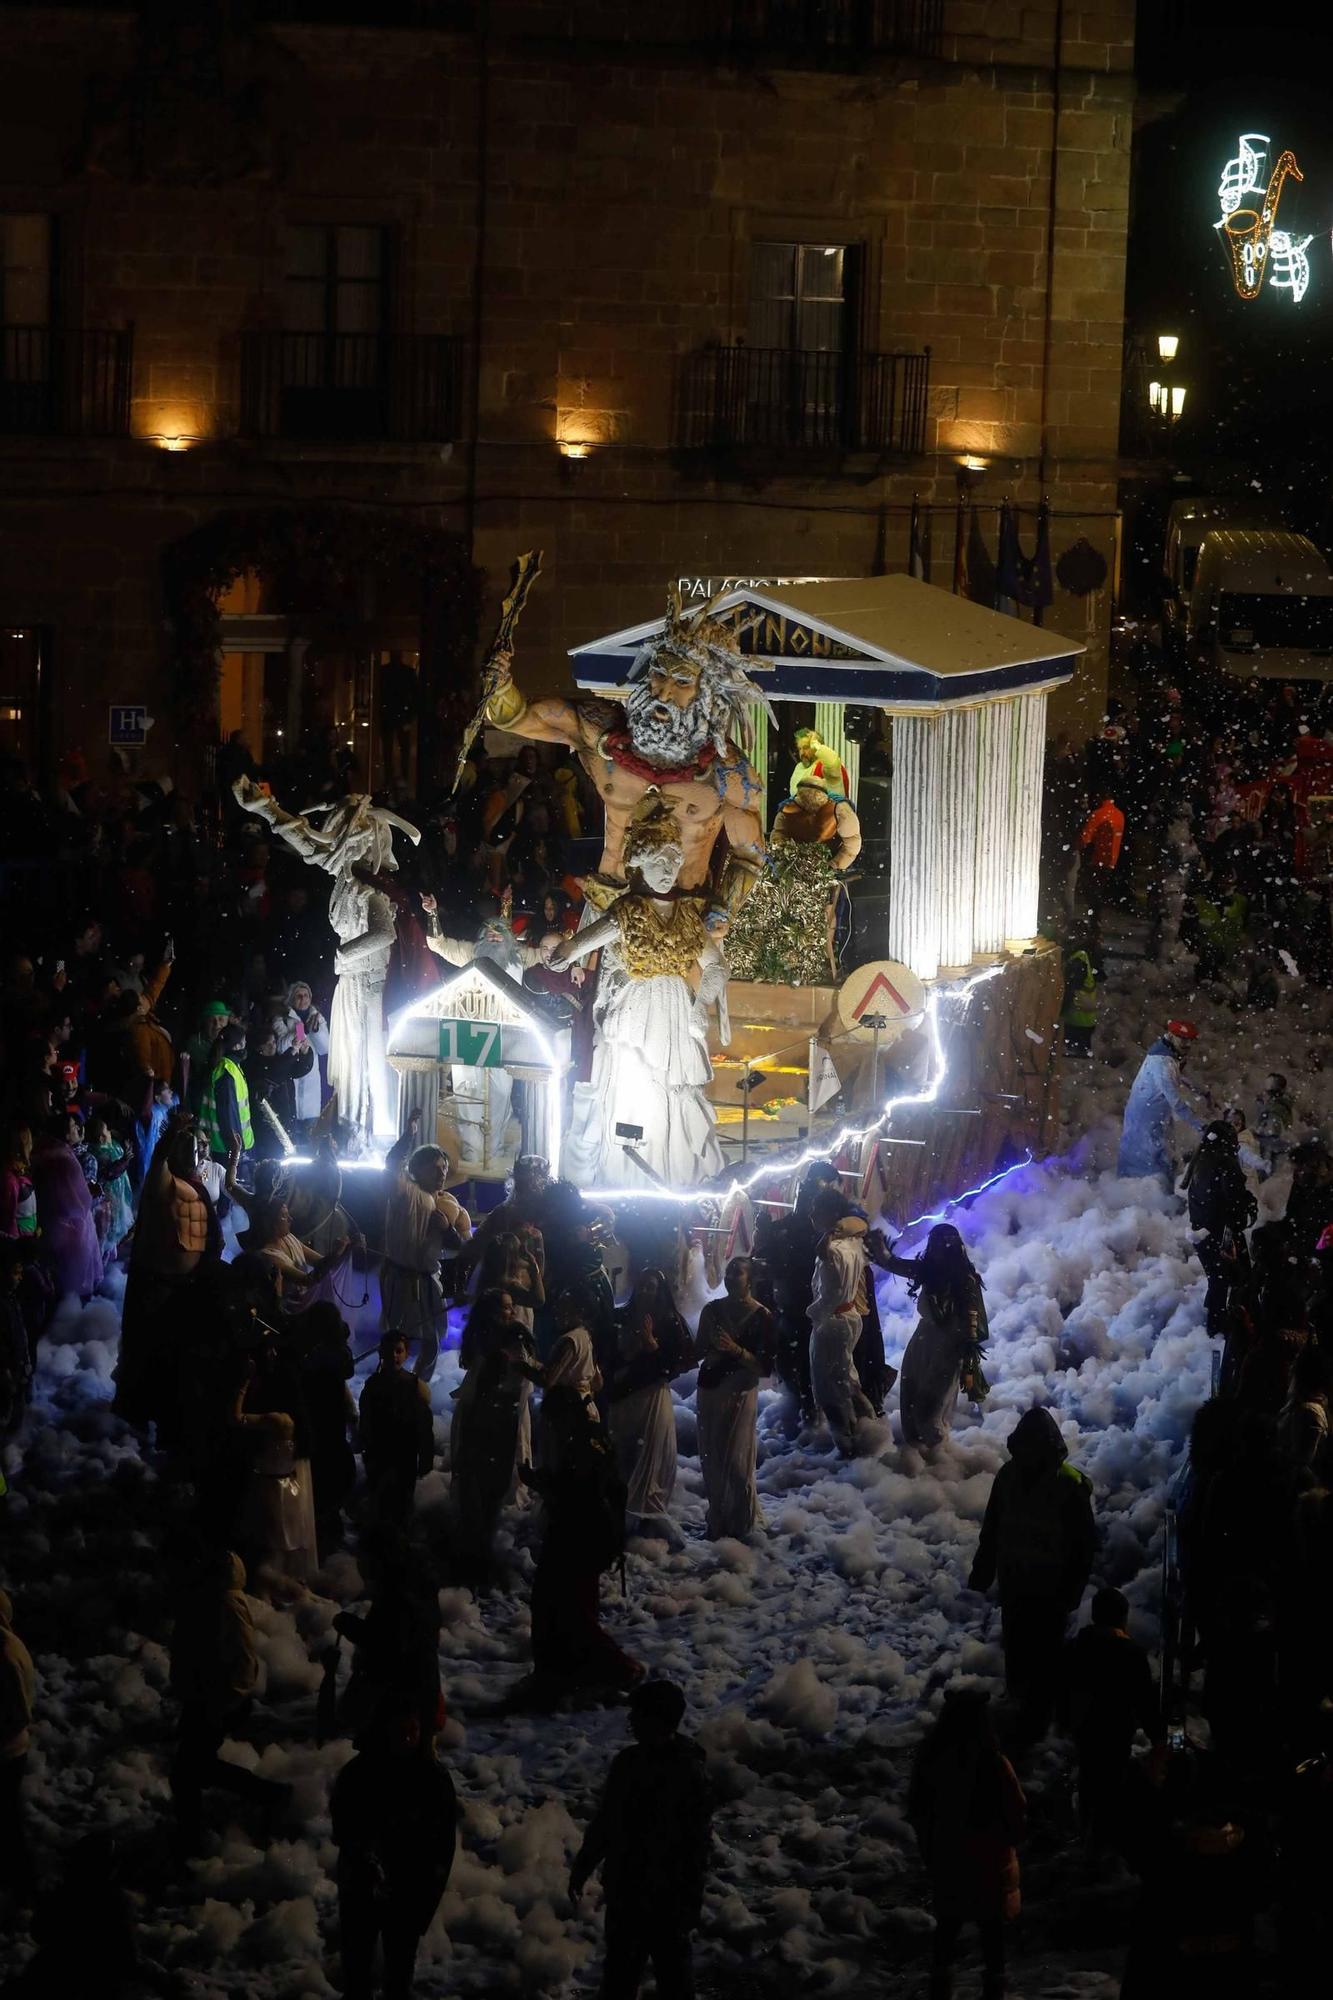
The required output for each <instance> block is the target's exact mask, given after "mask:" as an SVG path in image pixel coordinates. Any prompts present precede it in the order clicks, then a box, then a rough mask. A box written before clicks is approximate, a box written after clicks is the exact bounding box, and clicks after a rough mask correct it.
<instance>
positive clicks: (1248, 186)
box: [1215, 132, 1314, 305]
mask: <svg viewBox="0 0 1333 2000" xmlns="http://www.w3.org/2000/svg"><path fill="white" fill-rule="evenodd" d="M1268 143H1269V141H1268V134H1267V133H1266V132H1242V133H1241V135H1240V138H1239V139H1238V141H1237V145H1236V157H1235V159H1234V160H1228V161H1227V163H1226V166H1225V167H1224V168H1223V170H1222V179H1221V183H1220V184H1219V186H1218V190H1217V198H1218V200H1219V201H1220V203H1221V204H1222V219H1221V221H1220V222H1218V223H1217V224H1216V225H1215V227H1216V228H1218V229H1219V230H1221V232H1222V234H1223V237H1224V240H1225V242H1226V246H1227V250H1228V252H1229V253H1230V257H1231V277H1232V282H1233V283H1234V285H1235V287H1236V291H1237V293H1238V295H1239V296H1240V297H1241V298H1242V299H1257V298H1258V296H1259V291H1260V288H1261V286H1262V285H1263V282H1264V278H1265V275H1266V276H1267V278H1268V282H1269V284H1270V285H1272V286H1273V288H1274V290H1275V291H1286V292H1290V293H1291V297H1292V303H1293V304H1294V305H1299V304H1300V302H1301V300H1302V299H1303V298H1304V297H1305V294H1306V291H1307V289H1308V287H1309V283H1310V259H1309V258H1308V256H1307V255H1306V252H1307V251H1308V249H1309V247H1310V245H1311V243H1313V241H1314V237H1313V236H1292V235H1290V234H1289V233H1288V231H1287V230H1285V229H1275V228H1274V227H1273V224H1274V223H1275V222H1276V220H1277V207H1278V203H1279V201H1280V200H1281V199H1282V187H1283V183H1284V182H1285V181H1286V179H1287V177H1288V176H1289V175H1290V177H1291V178H1292V179H1293V180H1297V181H1302V180H1304V179H1305V176H1304V174H1303V173H1302V172H1301V170H1300V168H1299V167H1298V166H1297V164H1296V155H1295V154H1294V153H1293V152H1291V151H1290V150H1287V151H1285V152H1282V153H1279V154H1278V157H1277V162H1276V164H1275V165H1274V167H1273V171H1272V172H1271V173H1270V174H1269V176H1268V185H1267V186H1266V187H1265V189H1264V196H1263V202H1262V205H1261V206H1260V207H1259V208H1257V209H1255V208H1243V207H1242V206H1241V203H1242V201H1243V200H1244V197H1245V196H1246V195H1247V194H1253V193H1254V192H1255V191H1256V190H1257V189H1258V186H1259V181H1260V176H1261V175H1262V173H1263V170H1264V161H1265V160H1266V159H1267V158H1268V153H1267V147H1268Z"/></svg>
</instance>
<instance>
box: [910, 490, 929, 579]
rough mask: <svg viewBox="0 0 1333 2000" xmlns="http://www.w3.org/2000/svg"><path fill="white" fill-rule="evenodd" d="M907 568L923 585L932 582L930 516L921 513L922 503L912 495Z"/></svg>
mask: <svg viewBox="0 0 1333 2000" xmlns="http://www.w3.org/2000/svg"><path fill="white" fill-rule="evenodd" d="M907 568H908V573H909V574H910V575H911V576H914V577H916V578H917V580H918V581H919V582H921V583H929V582H930V515H929V513H926V514H923V513H922V511H921V501H920V499H919V498H918V496H917V495H916V494H915V493H914V494H913V495H912V525H911V528H910V529H909V531H908V538H907Z"/></svg>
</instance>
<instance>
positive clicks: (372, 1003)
mask: <svg viewBox="0 0 1333 2000" xmlns="http://www.w3.org/2000/svg"><path fill="white" fill-rule="evenodd" d="M232 791H233V792H234V794H235V797H236V802H237V804H238V805H240V806H241V807H243V808H244V810H245V811H246V812H248V813H253V814H254V815H255V817H256V818H257V819H262V820H263V821H264V822H265V823H266V824H267V825H268V826H271V827H272V828H273V830H274V832H275V833H277V834H280V835H281V837H282V838H283V839H284V840H285V841H286V842H287V845H288V846H289V847H293V848H295V850H296V852H297V853H298V854H299V855H300V857H301V859H302V860H303V861H308V862H309V863H310V865H311V867H312V868H322V869H323V870H324V872H325V874H327V875H331V876H332V877H333V892H332V894H331V895H330V897H329V922H330V923H331V924H332V925H333V928H334V930H335V932H336V933H337V937H338V950H337V953H336V955H335V957H334V960H333V969H334V972H335V973H336V974H337V976H338V983H337V985H336V986H335V987H334V989H333V1006H332V1007H331V1009H330V1010H329V1084H330V1087H331V1088H332V1090H333V1091H334V1093H335V1095H336V1097H337V1114H338V1117H339V1118H341V1119H345V1120H346V1122H347V1123H348V1124H349V1125H351V1126H353V1127H354V1128H355V1129H356V1130H357V1131H358V1132H359V1133H360V1135H361V1142H362V1145H363V1146H368V1145H369V1144H370V1142H371V1140H372V1139H373V1138H374V1136H375V1134H376V1133H377V1132H378V1133H390V1132H392V1131H393V1130H394V1125H395V1119H394V1113H393V1107H392V1105H391V1103H390V1098H389V1075H388V1064H387V1062H386V1060H385V1054H384V981H385V978H386V975H387V973H388V969H389V954H390V952H391V951H392V949H393V942H394V917H393V905H392V903H391V902H390V901H389V898H388V897H387V896H386V895H385V893H384V891H383V890H382V889H379V888H376V887H375V886H374V883H373V881H371V880H368V879H367V878H368V877H374V876H377V875H385V874H392V873H394V872H396V870H397V867H398V863H397V862H396V861H395V860H394V854H393V830H394V828H395V827H397V829H398V831H399V832H400V833H405V834H406V835H407V837H408V839H409V840H411V841H412V842H413V844H414V845H415V843H416V842H417V841H419V840H420V838H421V835H420V833H419V831H418V830H417V828H416V827H414V826H412V825H410V824H409V823H408V821H407V820H405V819H400V818H399V816H398V814H397V813H393V812H387V811H386V810H385V809H384V808H383V807H380V806H376V805H374V804H372V802H371V800H370V799H369V798H368V797H366V796H365V795H364V794H363V793H359V792H353V793H350V794H349V795H348V797H347V798H345V799H340V800H339V801H338V802H337V804H336V805H332V806H313V807H311V808H310V810H309V812H307V813H306V814H304V815H302V814H299V813H289V812H285V811H284V810H283V808H282V807H281V806H280V805H279V804H278V802H277V800H276V799H274V798H271V797H270V796H269V794H268V793H267V792H266V791H264V790H262V789H261V788H260V786H258V785H257V784H255V783H254V781H253V780H252V779H250V778H244V777H242V778H238V779H237V780H236V783H235V784H234V785H233V786H232ZM315 813H319V814H321V815H326V817H325V819H324V824H323V826H315V825H313V824H312V820H313V817H314V815H315Z"/></svg>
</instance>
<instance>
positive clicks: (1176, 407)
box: [1171, 382, 1185, 421]
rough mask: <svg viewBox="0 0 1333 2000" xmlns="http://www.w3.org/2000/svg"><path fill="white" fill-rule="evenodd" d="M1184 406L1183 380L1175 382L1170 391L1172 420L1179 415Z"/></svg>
mask: <svg viewBox="0 0 1333 2000" xmlns="http://www.w3.org/2000/svg"><path fill="white" fill-rule="evenodd" d="M1184 407H1185V385H1184V383H1183V382H1177V383H1176V385H1175V387H1174V388H1173V389H1172V391H1171V416H1172V420H1173V421H1174V419H1175V418H1176V417H1178V416H1179V415H1180V413H1181V411H1182V410H1183V409H1184Z"/></svg>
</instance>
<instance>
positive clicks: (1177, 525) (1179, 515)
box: [1162, 493, 1282, 656]
mask: <svg viewBox="0 0 1333 2000" xmlns="http://www.w3.org/2000/svg"><path fill="white" fill-rule="evenodd" d="M1281 526H1282V519H1281V516H1280V515H1279V514H1278V512H1277V510H1276V509H1275V508H1273V507H1271V506H1268V505H1266V504H1265V503H1264V502H1263V501H1262V500H1257V499H1255V497H1254V496H1253V495H1252V494H1251V495H1245V494H1228V493H1196V494H1193V495H1192V496H1191V497H1190V498H1188V499H1183V500H1173V501H1172V502H1171V506H1170V510H1169V512H1168V514H1167V517H1166V540H1165V542H1164V544H1163V547H1162V641H1163V644H1164V645H1165V646H1166V648H1167V650H1168V652H1172V653H1175V654H1177V656H1179V655H1180V653H1181V652H1182V651H1183V648H1184V643H1185V638H1186V633H1187V627H1188V623H1189V616H1188V614H1189V602H1190V593H1191V591H1192V590H1193V588H1194V571H1195V568H1196V566H1197V564H1198V560H1199V550H1200V549H1201V548H1202V546H1203V542H1204V538H1205V536H1207V535H1211V534H1215V533H1216V532H1217V531H1218V529H1220V528H1280V527H1281Z"/></svg>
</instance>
